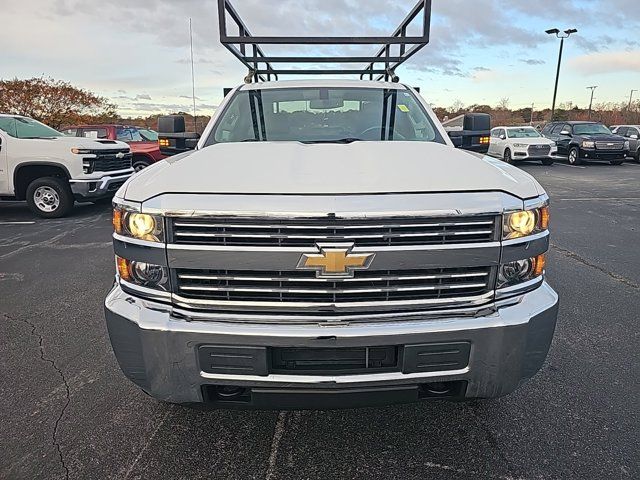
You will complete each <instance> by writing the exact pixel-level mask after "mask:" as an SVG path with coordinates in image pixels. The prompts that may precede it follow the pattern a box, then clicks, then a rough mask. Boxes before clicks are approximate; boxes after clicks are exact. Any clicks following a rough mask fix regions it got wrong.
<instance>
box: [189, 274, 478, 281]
mask: <svg viewBox="0 0 640 480" xmlns="http://www.w3.org/2000/svg"><path fill="white" fill-rule="evenodd" d="M249 272H250V275H248V276H239V275H193V274H178V278H184V279H187V280H239V281H249V282H251V281H253V282H262V281H281V282H285V283H286V282H289V281H292V282H324V283H326V282H335V281H336V279H335V278H326V277H320V278H318V277H309V278H292V277H289V278H278V277H268V276H267V277H265V276H262V277H260V276H251V274H255V273H256V272H254V271H249ZM488 275H489V273H488V272H471V273H443V274H434V275H407V276H400V275H384V276H379V277H365V278H340V279H339V280H340V281H341V282H385V281H395V280H435V279H439V278H467V277H486V276H488Z"/></svg>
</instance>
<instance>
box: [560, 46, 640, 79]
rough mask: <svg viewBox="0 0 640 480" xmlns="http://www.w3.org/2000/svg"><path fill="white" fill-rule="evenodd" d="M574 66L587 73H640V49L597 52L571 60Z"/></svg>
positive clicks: (570, 62)
mask: <svg viewBox="0 0 640 480" xmlns="http://www.w3.org/2000/svg"><path fill="white" fill-rule="evenodd" d="M569 64H570V66H571V67H572V68H575V69H576V70H578V71H580V72H582V73H585V74H599V73H621V72H633V73H640V50H635V51H632V52H626V51H623V52H596V53H591V54H588V55H581V56H579V57H575V58H572V59H571V60H570V61H569Z"/></svg>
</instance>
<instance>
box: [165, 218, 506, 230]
mask: <svg viewBox="0 0 640 480" xmlns="http://www.w3.org/2000/svg"><path fill="white" fill-rule="evenodd" d="M323 218H324V217H320V218H319V219H318V220H322V219H323ZM493 224H494V222H493V221H480V222H447V223H409V224H406V223H387V224H380V225H375V224H371V225H366V224H365V225H335V226H328V225H295V224H271V225H266V224H251V223H236V224H234V223H189V222H180V221H177V222H175V223H174V224H173V225H174V226H176V227H198V228H256V229H259V228H265V229H266V228H287V229H291V230H296V229H297V230H350V229H368V228H371V229H374V228H408V227H418V228H425V227H444V226H447V227H448V226H454V227H460V226H469V225H493Z"/></svg>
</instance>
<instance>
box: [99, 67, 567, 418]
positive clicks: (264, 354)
mask: <svg viewBox="0 0 640 480" xmlns="http://www.w3.org/2000/svg"><path fill="white" fill-rule="evenodd" d="M548 200H549V199H548V197H547V195H546V193H545V191H544V189H543V188H542V187H541V186H540V184H539V183H538V182H537V181H536V180H535V179H533V178H532V177H531V176H530V175H528V174H527V173H525V172H523V171H522V170H519V169H518V168H516V167H514V166H512V165H508V164H505V163H504V162H502V161H499V160H496V159H492V158H490V157H483V156H482V155H480V154H474V153H469V152H465V151H461V150H458V149H456V148H454V146H453V144H452V142H451V140H450V139H449V137H448V136H447V134H446V132H445V131H444V129H443V127H442V126H441V125H440V123H439V122H438V120H437V118H436V117H435V116H434V114H433V112H432V110H431V109H430V108H429V105H428V104H427V103H426V102H425V100H424V99H423V98H422V97H421V96H420V95H418V94H417V93H416V91H415V90H414V89H412V88H410V87H408V86H406V85H402V84H399V83H390V82H383V81H365V80H353V81H349V80H317V81H316V80H312V81H302V80H300V81H276V82H260V83H252V84H247V85H242V86H240V87H238V88H236V89H234V90H233V91H232V92H231V93H229V95H228V96H227V98H226V99H225V100H224V102H223V103H222V105H220V107H219V108H218V110H217V111H216V114H215V115H214V116H213V118H212V119H211V121H210V123H209V125H208V126H207V128H206V130H205V132H204V134H203V136H202V138H201V140H200V143H199V144H198V147H197V149H196V151H195V152H189V153H183V154H179V155H176V156H174V157H171V158H169V159H167V160H166V161H164V162H161V163H159V164H157V165H154V166H153V167H151V168H148V169H145V170H143V171H142V172H140V173H138V174H137V175H136V176H135V177H132V178H131V179H130V180H129V181H128V182H127V183H125V185H123V186H122V187H121V188H120V189H119V190H118V192H117V193H116V196H115V197H114V207H115V208H114V227H115V233H114V236H113V242H114V248H115V254H116V266H117V276H116V284H115V286H114V288H113V290H112V291H111V292H110V293H109V295H108V297H107V299H106V302H105V307H106V308H105V311H106V319H107V325H108V330H109V334H110V337H111V343H112V345H113V350H114V352H115V354H116V356H117V359H118V361H119V363H120V366H121V367H122V369H123V371H124V373H125V374H126V375H127V376H128V377H129V378H130V379H131V380H132V381H133V382H135V383H136V384H137V385H139V386H140V387H141V388H142V389H144V390H145V391H146V392H148V393H149V394H150V395H152V396H154V397H157V398H159V399H161V400H164V401H168V402H174V403H181V404H193V403H205V404H209V405H212V406H216V407H229V408H238V407H246V408H277V409H280V408H330V407H346V406H361V405H376V404H385V403H395V402H410V401H418V400H424V399H431V398H450V399H470V398H478V397H481V398H486V397H497V396H501V395H505V394H507V393H509V392H511V391H513V390H515V389H516V388H517V387H518V386H519V385H521V384H522V383H523V382H524V381H525V380H527V379H528V378H530V377H531V376H533V375H534V374H535V372H536V371H538V369H539V368H540V367H541V366H542V364H543V362H544V359H545V357H546V355H547V351H548V349H549V346H550V344H551V339H552V336H553V332H554V328H555V324H556V315H557V311H558V296H557V295H556V293H555V292H554V291H553V290H552V289H551V287H550V286H549V285H548V284H547V282H546V281H545V276H544V269H545V253H546V251H547V249H548V246H549V231H548V221H549V207H548Z"/></svg>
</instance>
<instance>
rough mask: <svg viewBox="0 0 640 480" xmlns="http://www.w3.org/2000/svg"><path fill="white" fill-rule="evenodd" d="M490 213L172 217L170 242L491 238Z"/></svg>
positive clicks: (386, 242) (306, 243) (362, 243)
mask: <svg viewBox="0 0 640 480" xmlns="http://www.w3.org/2000/svg"><path fill="white" fill-rule="evenodd" d="M495 225H496V219H495V217H494V216H481V217H456V218H417V219H415V218H411V219H406V218H395V219H393V218H390V219H389V218H387V219H384V220H380V219H377V220H375V219H372V220H348V221H347V220H339V219H335V220H330V219H320V220H297V221H296V220H287V221H286V223H285V222H283V223H278V222H275V221H273V220H265V219H252V220H244V219H243V220H239V219H237V218H234V219H229V218H215V219H201V218H197V219H174V221H173V228H172V232H171V235H172V240H171V241H172V243H177V244H188V245H224V246H227V245H238V246H300V247H314V246H315V245H316V244H317V243H318V242H345V241H352V242H354V243H355V244H357V245H358V246H359V247H367V246H394V245H438V244H453V243H457V244H459V243H480V242H491V241H493V240H494V239H495Z"/></svg>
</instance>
